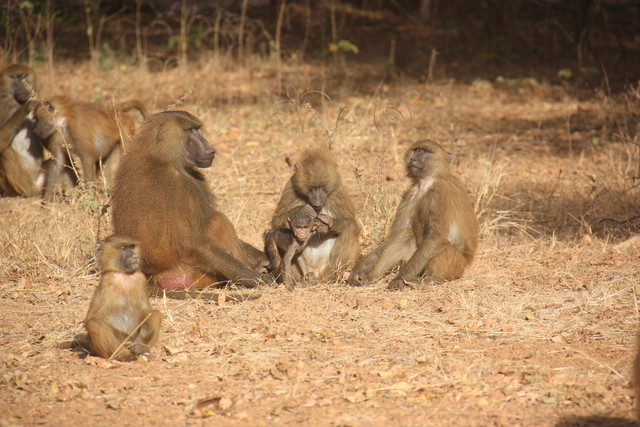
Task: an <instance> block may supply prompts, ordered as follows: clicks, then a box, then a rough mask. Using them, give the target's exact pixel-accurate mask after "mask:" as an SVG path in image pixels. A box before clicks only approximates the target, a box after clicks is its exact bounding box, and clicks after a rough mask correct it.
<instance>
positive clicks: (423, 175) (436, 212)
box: [349, 140, 479, 289]
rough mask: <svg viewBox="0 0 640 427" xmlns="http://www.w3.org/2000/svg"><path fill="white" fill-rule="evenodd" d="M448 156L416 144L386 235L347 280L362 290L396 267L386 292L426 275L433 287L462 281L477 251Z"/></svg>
mask: <svg viewBox="0 0 640 427" xmlns="http://www.w3.org/2000/svg"><path fill="white" fill-rule="evenodd" d="M449 159H450V154H449V153H447V152H446V151H445V149H444V148H443V147H442V146H441V145H440V144H439V143H437V142H435V141H429V140H425V141H418V142H416V143H414V144H413V145H412V146H411V147H410V148H409V150H408V151H407V155H406V162H407V163H406V167H407V175H408V176H409V178H410V179H411V181H412V185H411V187H410V188H409V189H408V190H407V191H406V192H405V193H404V195H403V196H402V202H400V206H398V210H397V211H396V215H395V218H394V221H393V224H392V225H391V230H390V231H389V235H388V236H387V238H386V239H385V241H384V243H383V244H382V245H380V247H378V248H377V249H376V250H374V251H373V252H371V253H370V254H368V255H367V256H365V257H363V258H361V259H360V261H358V263H357V264H356V265H355V267H354V268H353V271H352V272H351V275H350V276H349V283H350V284H352V285H357V286H360V285H365V284H367V283H368V282H371V281H373V280H376V279H378V278H379V277H381V276H382V275H383V274H384V273H386V272H387V271H389V270H390V269H392V268H393V267H395V266H396V265H398V264H401V267H400V271H399V272H398V274H397V276H396V277H395V278H394V279H393V280H392V281H391V283H390V284H389V289H401V288H403V287H404V284H405V281H412V280H415V279H417V278H418V277H419V276H420V275H427V276H430V277H432V278H433V279H434V280H436V281H441V280H451V279H455V278H458V277H460V276H461V275H462V272H463V271H464V269H465V267H467V265H469V264H471V261H472V260H473V256H474V254H475V251H476V246H477V245H478V230H479V226H478V219H477V218H476V215H475V213H474V212H473V207H472V206H471V200H470V199H469V195H468V194H467V191H466V190H465V188H464V186H463V185H462V183H461V182H460V180H459V179H458V178H456V177H455V176H453V175H451V172H450V171H449Z"/></svg>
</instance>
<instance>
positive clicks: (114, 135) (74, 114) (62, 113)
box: [34, 96, 147, 198]
mask: <svg viewBox="0 0 640 427" xmlns="http://www.w3.org/2000/svg"><path fill="white" fill-rule="evenodd" d="M132 109H136V110H138V111H139V112H140V114H141V115H142V117H143V118H144V117H146V116H147V110H146V108H145V107H144V105H143V104H142V103H141V102H140V101H138V100H135V99H134V100H130V101H126V102H122V103H120V104H117V105H115V106H103V105H99V104H94V103H87V102H78V101H75V100H73V99H71V98H68V97H66V96H54V97H52V98H50V99H49V100H48V101H46V102H45V103H44V104H40V105H38V106H37V108H36V110H35V113H34V114H35V119H36V122H37V124H36V128H35V132H36V134H37V135H38V136H39V137H41V138H43V139H45V140H47V141H48V142H47V148H48V149H49V151H50V152H51V154H52V156H53V159H54V160H53V162H52V164H51V166H50V167H49V173H48V176H47V183H46V188H45V195H46V196H47V197H48V198H51V197H52V196H53V193H54V192H55V189H56V187H57V186H58V184H59V183H60V180H61V177H62V176H63V175H64V174H67V175H69V174H71V173H72V169H71V162H72V158H70V157H69V153H71V155H72V156H77V157H78V158H79V159H80V163H81V165H82V174H83V178H84V179H85V180H87V181H95V180H96V179H97V176H98V175H97V170H98V167H99V166H100V163H102V166H103V171H104V176H105V180H106V184H107V185H110V184H111V175H112V169H113V166H112V165H111V164H112V163H114V162H117V158H118V157H119V154H120V151H121V145H122V144H125V145H127V144H128V143H129V142H130V141H131V140H132V138H133V132H134V122H133V119H132V118H131V116H130V115H129V114H127V112H128V111H130V110H132ZM67 147H68V148H69V150H67ZM74 175H75V174H74ZM74 178H75V177H74ZM68 180H69V179H68V177H67V181H68ZM72 182H75V179H72Z"/></svg>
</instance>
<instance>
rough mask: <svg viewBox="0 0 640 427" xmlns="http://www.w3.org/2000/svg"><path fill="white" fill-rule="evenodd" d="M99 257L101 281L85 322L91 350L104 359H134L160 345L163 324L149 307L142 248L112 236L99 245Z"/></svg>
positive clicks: (119, 237) (97, 254)
mask: <svg viewBox="0 0 640 427" xmlns="http://www.w3.org/2000/svg"><path fill="white" fill-rule="evenodd" d="M96 258H97V260H98V264H99V266H100V270H101V272H102V278H101V280H100V285H99V286H98V288H97V289H96V291H95V293H94V294H93V297H92V298H91V304H90V305H89V311H88V312H87V317H86V319H85V321H84V324H85V327H86V328H87V332H88V334H89V342H90V346H91V350H92V351H93V352H94V353H95V354H96V355H98V356H100V357H104V358H105V359H109V358H112V357H113V358H116V359H118V360H122V361H127V360H134V359H136V358H137V357H138V356H140V355H142V354H146V353H149V348H150V347H152V346H153V345H155V344H156V343H157V342H158V338H159V335H160V323H161V321H162V316H161V314H160V312H159V311H157V310H152V309H151V306H150V305H149V295H148V290H147V278H146V277H145V276H144V274H142V272H141V271H140V270H139V268H138V267H139V264H140V249H139V248H138V246H137V244H136V242H135V241H133V240H131V239H129V238H126V237H122V236H111V237H108V238H107V239H105V241H104V242H102V243H100V244H98V246H97V248H96ZM136 329H137V330H136ZM129 335H131V337H130V338H129V339H128V340H127V342H126V343H125V344H124V345H122V346H121V344H122V343H123V342H124V341H125V340H126V339H127V337H129ZM119 347H120V349H119V350H118V348H119Z"/></svg>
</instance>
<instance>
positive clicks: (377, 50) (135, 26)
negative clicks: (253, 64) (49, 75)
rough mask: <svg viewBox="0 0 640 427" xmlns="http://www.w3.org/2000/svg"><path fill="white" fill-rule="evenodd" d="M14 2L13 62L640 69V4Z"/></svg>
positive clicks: (409, 71)
mask: <svg viewBox="0 0 640 427" xmlns="http://www.w3.org/2000/svg"><path fill="white" fill-rule="evenodd" d="M2 8H3V10H2V19H1V21H0V34H2V38H3V42H2V46H0V47H1V48H2V49H3V51H4V54H5V55H7V57H8V60H9V61H29V62H32V61H37V60H43V61H46V60H49V61H53V60H54V59H61V58H64V59H73V60H85V59H87V58H90V59H92V60H95V61H96V62H98V63H101V65H102V66H105V67H108V66H109V61H110V59H111V60H113V59H117V60H118V61H122V60H129V61H131V62H133V63H145V64H146V66H147V67H148V68H149V69H150V70H154V69H166V68H167V67H173V66H176V65H178V64H179V63H180V61H193V60H196V59H198V58H201V57H202V55H203V54H205V53H209V52H213V53H214V54H215V55H218V56H219V57H224V58H232V59H235V60H237V63H239V64H240V65H242V64H243V63H244V62H245V61H247V60H256V59H265V58H270V57H271V58H273V57H275V56H277V57H278V59H282V60H289V59H292V58H293V59H297V60H306V61H334V62H337V61H340V60H344V58H348V60H349V61H350V62H351V63H365V64H373V65H376V66H377V68H376V71H375V73H377V74H379V73H383V74H385V75H387V76H389V77H390V78H393V77H398V76H401V77H410V78H415V79H417V80H418V81H425V80H427V79H433V78H443V77H446V78H455V79H457V80H459V81H464V82H467V81H472V80H474V79H477V78H484V79H489V80H492V81H493V80H494V79H496V78H498V77H500V78H506V79H509V78H519V77H522V76H529V75H531V70H532V69H535V76H533V77H535V78H537V79H543V80H545V81H548V82H551V83H558V82H562V83H571V84H575V85H578V87H588V88H597V87H601V88H603V89H604V90H606V91H608V92H609V93H613V92H617V91H621V90H625V89H626V88H627V87H628V86H629V85H630V84H635V83H636V82H637V80H638V77H639V76H640V73H639V71H640V2H638V1H636V0H602V1H595V0H593V1H591V0H565V1H560V0H547V1H544V0H483V1H468V0H453V1H442V0H422V1H419V0H411V1H410V0H360V1H341V0H322V1H311V0H306V1H293V0H289V1H274V0H217V1H216V0H210V1H206V0H184V1H182V2H180V1H168V0H138V1H132V0H129V1H126V0H121V1H89V0H67V1H22V0H7V1H6V2H4V5H3V6H2ZM434 64H437V67H434V66H433V65H434ZM380 65H383V67H380ZM430 65H431V67H432V68H431V70H432V71H431V72H432V74H429V73H430V71H429V70H430ZM381 70H382V71H381ZM336 77H340V74H339V73H337V74H336ZM362 77H363V78H366V77H367V75H363V76H362ZM375 77H376V78H378V77H379V75H376V76H375Z"/></svg>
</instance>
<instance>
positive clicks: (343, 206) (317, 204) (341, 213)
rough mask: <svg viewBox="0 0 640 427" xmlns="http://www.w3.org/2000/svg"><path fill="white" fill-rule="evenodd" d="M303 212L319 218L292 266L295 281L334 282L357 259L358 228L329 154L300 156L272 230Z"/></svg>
mask: <svg viewBox="0 0 640 427" xmlns="http://www.w3.org/2000/svg"><path fill="white" fill-rule="evenodd" d="M300 211H304V212H308V213H310V214H313V216H316V217H318V218H320V220H321V222H320V224H319V226H318V228H317V230H316V233H315V234H314V235H313V236H312V237H311V239H310V240H309V241H308V242H307V245H306V247H305V248H304V249H303V250H302V253H300V254H299V255H298V256H297V257H296V259H295V262H294V265H295V267H296V268H294V269H292V272H293V276H294V279H295V280H297V279H300V278H305V279H311V278H319V279H328V278H336V277H338V276H337V273H338V272H340V271H342V270H343V269H347V268H350V267H351V266H352V265H353V264H354V263H355V261H356V260H357V259H358V257H359V256H360V244H359V237H360V233H361V229H360V226H359V225H358V223H357V221H356V214H355V208H354V206H353V203H352V202H351V198H350V197H349V195H348V194H347V192H346V191H345V189H344V187H343V185H342V181H341V180H340V174H339V173H338V165H337V164H336V162H335V160H334V159H333V157H332V155H331V153H330V152H329V150H327V149H324V148H318V149H311V150H307V151H305V152H303V154H302V156H301V158H300V161H299V163H298V164H297V167H296V170H295V172H294V174H293V176H292V177H291V179H290V180H289V181H288V182H287V184H286V185H285V187H284V189H283V191H282V195H281V197H280V201H279V202H278V205H277V207H276V210H275V213H274V214H273V218H272V220H271V228H272V230H278V229H286V228H288V227H289V225H288V218H289V217H291V215H293V214H296V213H297V212H300Z"/></svg>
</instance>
